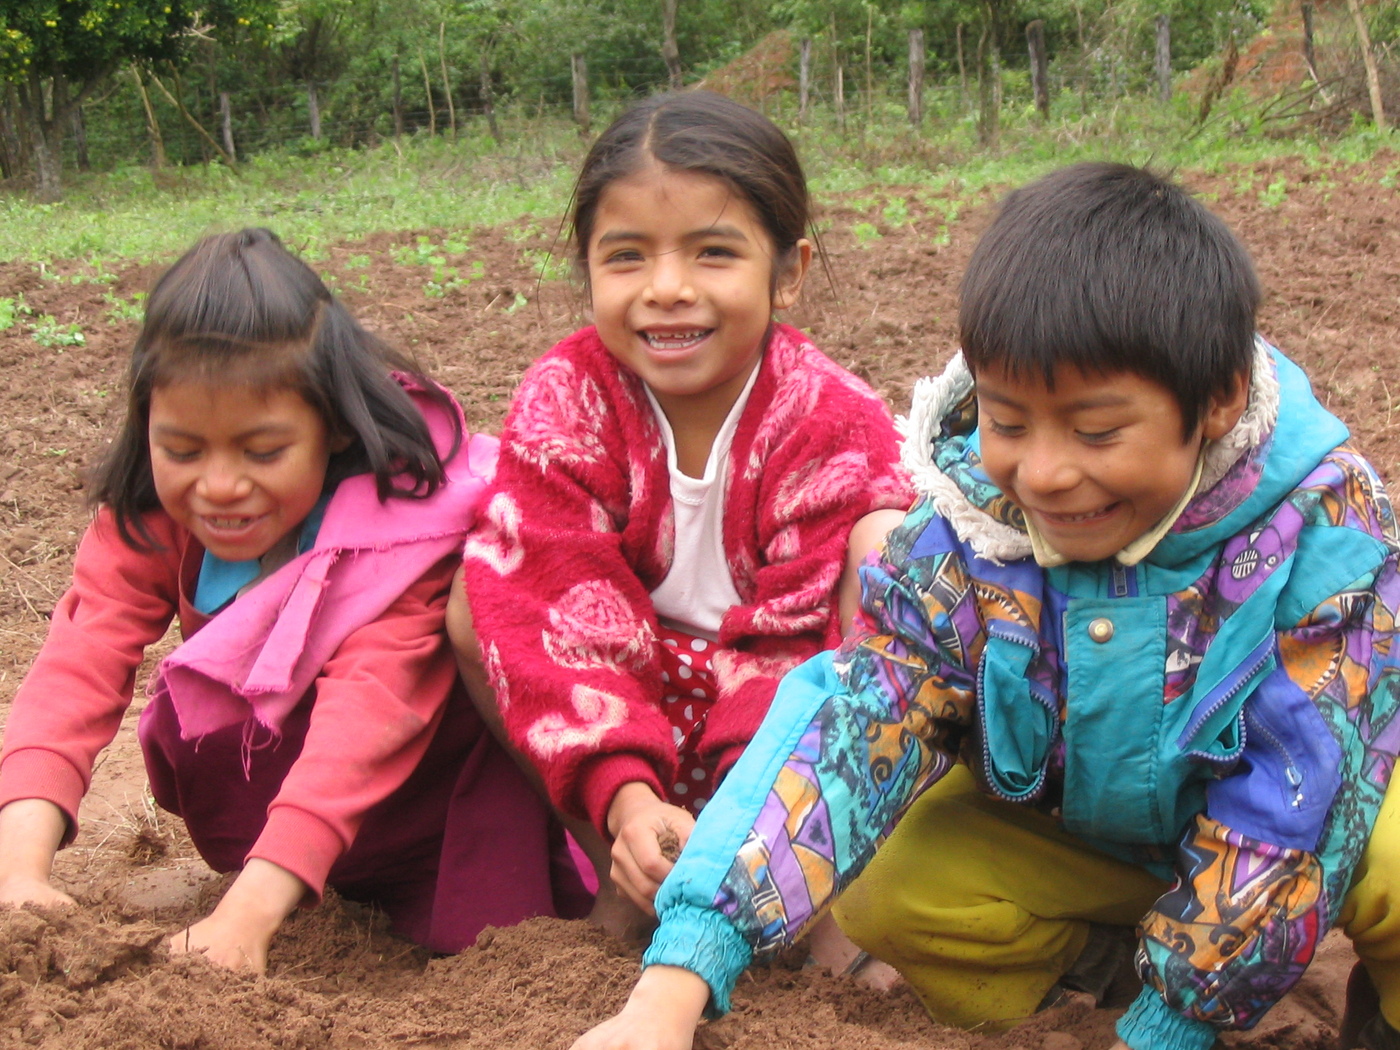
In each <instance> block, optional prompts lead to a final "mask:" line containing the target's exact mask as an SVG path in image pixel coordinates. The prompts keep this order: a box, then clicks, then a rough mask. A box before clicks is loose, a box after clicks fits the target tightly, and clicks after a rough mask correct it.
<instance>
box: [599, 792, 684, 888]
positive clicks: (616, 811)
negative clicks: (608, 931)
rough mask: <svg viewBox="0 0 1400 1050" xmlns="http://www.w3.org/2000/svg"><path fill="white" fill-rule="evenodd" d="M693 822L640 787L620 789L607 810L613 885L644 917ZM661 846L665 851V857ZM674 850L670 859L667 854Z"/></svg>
mask: <svg viewBox="0 0 1400 1050" xmlns="http://www.w3.org/2000/svg"><path fill="white" fill-rule="evenodd" d="M694 827H695V818H694V817H692V816H691V815H690V814H689V813H687V812H686V811H685V810H683V809H681V808H680V807H679V806H673V805H671V804H670V803H668V802H663V801H661V799H659V798H657V797H656V792H655V791H653V790H652V789H651V788H650V787H649V786H648V785H646V784H642V783H637V782H634V783H631V784H624V785H622V787H621V788H619V789H618V792H617V794H616V795H614V796H613V800H612V804H611V805H609V806H608V831H609V832H610V833H611V834H612V836H613V847H612V860H613V863H612V880H613V882H614V883H615V884H616V885H617V888H618V889H620V890H621V891H622V892H623V893H624V894H626V895H627V898H628V899H629V900H631V901H632V903H633V904H635V905H636V906H637V907H639V908H641V909H642V910H643V911H645V912H646V913H647V914H648V915H655V914H656V908H655V906H654V905H653V903H652V902H653V901H654V900H655V899H656V891H657V889H659V888H660V886H661V880H662V879H664V878H666V876H667V875H669V874H670V873H671V869H672V868H673V867H675V857H677V856H679V855H680V850H681V849H683V848H684V847H685V844H686V842H687V841H689V839H690V832H691V830H692V829H693V828H694ZM667 840H670V841H669V842H668V841H667ZM663 844H666V845H668V846H669V849H667V850H666V851H665V852H663ZM672 850H674V853H673V855H672V856H671V857H669V858H668V857H667V856H666V852H670V851H672Z"/></svg>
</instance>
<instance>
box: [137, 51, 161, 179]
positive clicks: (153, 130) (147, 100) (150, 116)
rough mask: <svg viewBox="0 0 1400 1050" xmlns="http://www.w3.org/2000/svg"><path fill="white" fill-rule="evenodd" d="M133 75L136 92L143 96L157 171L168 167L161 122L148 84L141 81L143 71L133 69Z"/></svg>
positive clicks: (153, 161)
mask: <svg viewBox="0 0 1400 1050" xmlns="http://www.w3.org/2000/svg"><path fill="white" fill-rule="evenodd" d="M131 75H132V77H133V78H134V79H135V80H136V90H137V92H138V93H139V94H140V96H141V108H142V109H144V110H145V112H146V130H147V132H149V133H150V136H151V167H153V168H155V169H156V170H157V171H159V170H160V169H162V168H164V167H165V165H166V163H167V162H166V159H165V139H164V138H162V137H161V134H160V121H158V120H156V111H155V109H153V108H152V106H151V96H150V95H149V94H147V93H146V82H145V81H144V80H142V79H141V70H139V69H137V68H136V67H135V66H132V67H131Z"/></svg>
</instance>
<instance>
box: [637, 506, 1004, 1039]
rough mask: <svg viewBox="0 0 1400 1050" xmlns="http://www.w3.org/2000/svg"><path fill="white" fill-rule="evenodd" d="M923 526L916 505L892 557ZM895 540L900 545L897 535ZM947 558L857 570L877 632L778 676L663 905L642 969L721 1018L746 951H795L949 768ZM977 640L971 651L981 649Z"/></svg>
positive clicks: (969, 691) (967, 694)
mask: <svg viewBox="0 0 1400 1050" xmlns="http://www.w3.org/2000/svg"><path fill="white" fill-rule="evenodd" d="M931 518H932V512H931V510H930V509H929V508H928V507H927V506H920V507H916V509H915V510H914V511H913V512H911V514H910V517H909V520H908V521H907V522H906V525H905V526H904V528H903V529H901V530H897V532H896V536H895V537H892V540H891V548H896V547H898V548H901V549H902V548H903V547H904V546H905V542H906V541H907V539H908V536H909V535H910V534H913V535H918V533H919V532H920V531H921V530H922V528H923V527H924V526H925V525H926V524H927V523H928V522H929V521H930V519H931ZM901 536H902V537H903V539H901V538H899V537H901ZM957 557H958V555H957V554H956V553H942V554H933V555H930V556H928V557H927V558H920V559H917V560H914V561H912V562H910V563H907V564H905V565H904V568H903V569H897V568H896V567H895V566H894V565H893V564H889V563H884V564H878V565H875V566H873V567H868V568H866V569H865V570H863V577H864V603H865V605H864V609H865V615H866V616H867V617H869V618H870V621H871V624H872V627H871V630H873V631H875V632H879V633H874V634H868V635H865V636H863V637H856V638H852V639H850V640H848V641H847V643H846V645H845V646H844V647H843V649H842V650H841V651H840V652H839V653H830V652H827V653H822V654H819V655H818V656H816V657H814V658H813V659H811V660H809V661H807V662H806V663H804V664H803V665H802V666H800V667H799V668H797V669H796V670H794V671H793V672H791V673H790V674H788V675H787V676H786V677H785V678H784V679H783V682H782V685H781V686H780V687H779V689H778V693H777V695H776V697H775V698H774V701H773V706H772V709H771V711H770V713H769V716H768V718H766V719H765V720H764V722H763V725H762V727H761V728H760V729H759V732H758V734H757V735H756V736H755V737H754V740H753V743H752V744H750V746H749V747H748V748H747V749H746V750H745V752H744V754H743V756H742V757H741V758H740V759H739V762H738V763H737V764H736V765H735V767H734V769H733V771H732V772H731V773H730V775H729V777H728V778H727V779H726V780H725V782H724V783H723V784H722V785H721V787H720V790H719V791H718V792H717V793H716V795H715V797H714V798H713V799H712V800H711V802H710V804H709V805H708V806H706V807H705V810H704V812H703V813H702V814H701V817H700V819H699V821H698V822H697V824H696V828H695V832H694V834H693V835H692V837H691V841H690V844H689V846H688V847H687V849H686V851H685V853H683V854H682V856H681V859H680V862H679V863H678V864H677V866H676V869H675V871H674V872H673V873H672V874H671V876H670V877H669V878H668V879H667V880H666V882H665V884H664V885H663V886H662V888H661V892H660V893H659V894H658V895H657V901H656V906H657V912H658V914H659V915H660V916H661V920H662V921H661V926H660V928H659V929H658V930H657V933H656V935H655V937H654V938H653V940H652V946H651V949H650V951H649V952H648V953H647V956H646V958H645V959H644V962H645V963H646V964H648V965H655V964H661V965H667V966H677V967H681V968H684V969H687V970H690V971H691V972H693V973H696V974H698V975H700V976H701V977H703V978H704V979H705V980H706V983H707V984H708V985H709V987H710V990H711V993H712V996H713V1003H714V1006H715V1008H716V1009H717V1010H719V1011H721V1012H722V1011H724V1010H727V1009H728V1002H729V1000H728V997H729V991H730V989H731V988H732V987H733V984H734V981H735V980H737V978H738V975H739V973H740V972H741V971H742V970H743V969H744V967H745V966H747V965H748V964H749V962H750V961H751V959H752V958H753V956H754V955H755V953H769V952H772V951H776V950H777V949H778V948H780V947H781V946H782V945H784V944H789V943H791V942H792V941H793V940H794V939H796V938H797V937H798V936H800V935H801V933H802V932H803V931H804V930H805V929H806V928H807V926H809V925H810V923H811V922H812V921H813V920H814V919H815V918H816V917H817V916H819V915H820V914H821V912H822V911H823V910H824V909H825V908H826V906H827V905H828V904H829V903H830V902H831V900H832V899H833V898H834V897H835V896H836V894H837V893H839V892H840V890H841V889H842V888H844V887H845V886H846V885H847V884H848V883H849V882H850V881H851V880H853V879H854V878H855V877H856V876H857V875H858V874H859V873H860V871H861V870H862V869H863V868H864V866H865V864H866V862H867V861H868V860H869V859H870V857H871V856H872V855H873V854H874V851H875V847H876V845H877V844H878V842H879V841H880V840H881V839H882V838H883V837H884V835H885V834H886V833H887V832H888V830H889V829H890V828H891V827H892V826H893V825H894V823H895V821H896V820H897V819H898V817H899V814H900V813H901V812H902V811H903V809H904V808H905V807H906V806H907V805H908V803H909V802H910V801H911V800H912V799H913V798H914V797H915V796H916V795H917V794H918V793H919V792H920V791H921V790H922V789H923V788H924V787H925V786H927V785H928V784H930V783H932V782H934V781H936V780H937V779H938V778H939V777H941V776H942V775H943V774H944V773H945V772H946V771H947V769H948V768H949V767H950V766H951V765H952V762H953V755H952V751H953V748H954V746H955V743H956V738H957V736H958V735H959V734H960V732H961V729H962V728H963V727H964V726H965V725H966V724H967V723H968V722H969V720H970V718H971V711H972V705H973V701H974V686H975V683H974V680H973V676H972V674H971V673H970V672H969V671H968V670H967V669H966V668H965V667H963V666H961V665H960V664H959V663H958V662H957V661H956V660H954V659H952V658H951V657H950V655H949V652H948V651H945V650H944V649H943V647H942V646H941V645H940V644H939V643H938V642H937V641H936V640H935V638H934V634H933V631H932V628H931V626H930V623H931V619H930V618H931V617H933V616H937V615H938V612H937V609H936V608H935V609H930V606H931V605H934V606H936V604H937V603H936V601H934V600H932V599H931V598H930V596H929V590H928V588H927V586H926V585H927V584H928V583H929V582H930V581H931V579H933V578H937V577H939V576H940V575H942V574H943V573H944V572H945V571H949V570H952V571H956V566H955V565H952V564H950V560H952V561H956V559H957ZM967 641H969V642H971V643H972V652H973V655H972V657H971V660H972V663H973V664H974V665H975V653H976V650H977V649H978V648H979V647H980V646H979V644H978V639H975V638H972V639H967Z"/></svg>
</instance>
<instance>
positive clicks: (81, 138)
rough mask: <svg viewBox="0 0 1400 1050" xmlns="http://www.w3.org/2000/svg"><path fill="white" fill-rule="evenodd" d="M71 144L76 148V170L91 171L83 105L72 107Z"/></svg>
mask: <svg viewBox="0 0 1400 1050" xmlns="http://www.w3.org/2000/svg"><path fill="white" fill-rule="evenodd" d="M72 119H73V145H74V147H75V148H76V152H77V160H78V170H79V171H91V170H92V161H91V160H89V159H88V141H87V121H85V120H84V119H83V107H82V106H74V107H73V114H72Z"/></svg>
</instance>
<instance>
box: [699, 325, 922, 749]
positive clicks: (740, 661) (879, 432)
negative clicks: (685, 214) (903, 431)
mask: <svg viewBox="0 0 1400 1050" xmlns="http://www.w3.org/2000/svg"><path fill="white" fill-rule="evenodd" d="M789 331H792V330H787V329H783V330H780V332H789ZM792 334H793V335H796V333H795V332H793V333H792ZM809 350H810V353H809V355H808V357H807V358H806V359H804V361H803V363H802V365H800V366H799V367H798V368H796V369H795V370H794V373H795V374H794V375H792V376H789V377H788V378H787V380H786V381H785V382H784V383H783V385H782V386H781V387H780V388H779V390H778V391H777V393H776V396H775V397H774V398H773V400H772V401H771V402H770V403H769V404H768V405H767V407H766V409H765V412H764V414H763V418H762V420H761V422H760V424H759V427H758V432H757V433H756V435H755V436H754V440H753V442H752V444H749V445H748V450H749V451H748V455H747V456H746V457H745V461H744V462H736V463H734V464H733V469H734V470H735V471H737V472H739V473H740V474H741V477H740V478H739V479H736V483H735V484H734V485H733V486H732V487H731V489H730V495H729V505H728V508H727V513H726V524H725V528H726V530H727V531H732V530H735V529H748V530H752V532H753V533H755V534H756V535H747V536H741V537H731V536H726V543H725V547H726V549H727V550H730V551H735V550H750V549H756V550H757V552H758V555H759V562H758V564H751V565H743V566H738V567H735V568H737V573H736V575H740V576H746V577H748V578H749V579H751V580H752V595H753V596H752V599H751V600H749V601H746V602H744V603H743V604H741V605H736V606H734V607H733V608H731V609H730V610H729V611H728V612H727V613H726V614H725V617H724V621H723V623H722V624H721V627H720V638H719V641H720V648H719V649H718V650H717V651H716V653H715V657H714V666H715V672H716V674H715V677H716V685H717V687H718V688H717V692H718V696H717V699H716V703H715V706H714V708H713V709H711V711H710V714H709V716H708V719H707V721H706V725H705V731H704V737H703V739H702V741H701V753H702V754H703V755H705V756H706V757H707V758H710V759H712V760H718V763H719V768H720V771H721V772H724V771H726V770H727V769H728V768H729V767H730V766H731V765H732V764H733V762H734V761H735V760H736V759H737V758H738V757H739V754H740V752H742V750H743V749H744V747H745V745H747V743H748V742H749V741H750V740H751V739H752V738H753V735H754V733H756V732H757V731H758V726H759V723H760V722H762V721H763V716H764V715H765V714H766V713H767V712H768V707H769V705H770V704H771V703H772V700H773V694H774V692H775V691H776V690H777V688H778V681H779V680H780V679H781V678H782V676H783V674H784V673H786V672H787V671H789V670H790V669H792V668H793V667H795V666H796V665H797V664H799V663H801V662H802V661H803V660H806V659H808V658H809V657H811V656H814V655H815V654H816V653H818V652H820V651H821V650H822V649H824V648H831V647H834V646H835V645H836V644H837V643H838V642H839V641H840V624H839V622H838V618H837V616H836V585H837V583H838V581H839V579H840V576H841V572H842V570H843V569H844V567H845V563H846V549H847V544H848V540H849V537H850V532H851V527H852V526H853V525H854V524H855V523H856V521H857V520H859V519H860V518H861V517H863V516H864V515H866V514H868V513H870V512H871V511H873V510H884V509H895V510H899V511H905V510H907V509H908V508H909V505H910V504H911V503H912V502H913V490H912V489H911V488H910V486H909V483H908V480H907V478H906V477H905V475H904V473H903V470H902V468H901V467H900V465H899V445H898V438H897V435H896V433H895V429H894V424H893V422H892V420H891V419H890V414H889V410H888V409H887V408H886V406H885V404H884V402H883V401H881V400H880V398H879V397H878V396H877V395H876V394H875V393H874V392H873V391H871V390H870V389H869V388H868V387H866V386H865V384H863V383H861V382H860V381H859V380H857V379H856V378H855V377H854V376H851V375H849V374H848V373H846V372H845V371H844V370H842V369H840V368H839V367H838V366H836V365H835V364H833V363H832V362H830V361H828V360H827V359H826V358H825V357H823V356H821V355H820V354H818V353H817V352H816V351H815V350H814V349H811V348H809ZM746 444H747V443H746ZM739 445H740V442H736V447H737V446H739ZM744 475H747V476H746V477H745V476H744ZM744 482H752V483H744ZM745 498H747V499H749V500H752V503H751V504H750V505H748V506H745V505H743V501H744V499H745Z"/></svg>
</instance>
